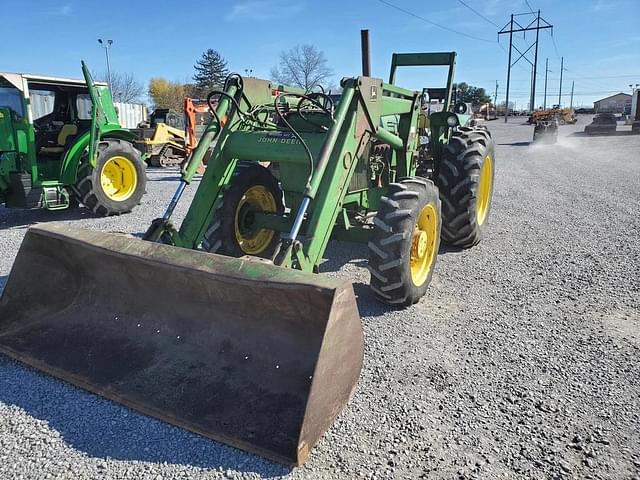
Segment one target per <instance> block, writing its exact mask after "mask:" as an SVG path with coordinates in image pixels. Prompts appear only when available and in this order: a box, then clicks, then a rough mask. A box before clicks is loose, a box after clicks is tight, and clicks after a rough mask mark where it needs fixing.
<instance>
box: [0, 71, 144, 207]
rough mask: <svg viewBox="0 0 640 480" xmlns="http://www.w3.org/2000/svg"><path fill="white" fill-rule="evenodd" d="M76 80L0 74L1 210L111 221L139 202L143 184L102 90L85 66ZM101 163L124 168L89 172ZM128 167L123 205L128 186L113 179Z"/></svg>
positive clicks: (129, 141)
mask: <svg viewBox="0 0 640 480" xmlns="http://www.w3.org/2000/svg"><path fill="white" fill-rule="evenodd" d="M82 72H83V75H84V79H83V80H75V79H64V78H56V77H49V76H39V75H30V74H19V73H1V72H0V203H4V204H5V205H6V206H7V207H9V208H47V209H49V210H60V209H65V208H68V207H69V206H71V205H78V204H84V205H85V206H87V207H88V208H90V209H91V210H93V211H94V212H95V213H97V214H101V215H110V214H119V213H124V212H127V211H130V210H131V208H133V207H134V206H135V205H137V203H138V202H139V199H140V197H141V195H142V193H144V183H145V180H144V178H140V173H142V177H144V164H143V163H142V159H141V158H140V157H141V156H140V152H138V151H137V150H135V149H134V148H133V141H134V140H135V137H134V135H133V134H132V133H131V132H129V131H128V130H126V129H124V128H122V126H121V125H120V123H119V121H118V115H117V112H116V108H115V106H114V104H113V100H112V98H111V92H110V90H109V88H108V87H107V85H106V84H103V83H99V82H95V81H94V80H93V79H92V77H91V74H90V73H89V69H88V68H87V66H86V65H85V64H84V62H82ZM101 156H102V157H103V158H102V162H101V165H100V166H101V167H104V166H105V165H107V164H109V159H112V158H114V157H123V158H127V159H128V162H129V163H130V165H129V164H127V161H125V160H119V162H120V163H119V164H118V163H117V161H116V162H111V163H110V165H111V166H110V167H107V169H106V170H104V169H103V170H100V171H96V169H97V162H98V159H99V158H100V157H101ZM107 157H108V158H107ZM125 164H126V165H125ZM140 165H142V167H140ZM130 166H133V167H134V168H129V170H130V171H131V172H133V171H135V172H136V173H135V175H136V177H137V178H136V180H137V186H136V188H135V189H134V191H132V192H131V195H129V196H128V197H127V198H124V197H126V196H127V195H118V189H121V190H122V189H123V188H126V183H127V181H126V180H125V181H121V180H122V179H120V178H118V176H119V175H120V174H121V173H123V174H124V173H126V167H130ZM121 167H122V168H121ZM105 172H106V173H107V174H110V176H109V175H106V176H105ZM109 182H111V183H109Z"/></svg>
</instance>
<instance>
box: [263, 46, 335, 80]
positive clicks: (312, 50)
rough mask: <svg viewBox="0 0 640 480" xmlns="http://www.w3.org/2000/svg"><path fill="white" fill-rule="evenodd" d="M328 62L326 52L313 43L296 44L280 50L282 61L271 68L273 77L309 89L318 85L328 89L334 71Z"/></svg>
mask: <svg viewBox="0 0 640 480" xmlns="http://www.w3.org/2000/svg"><path fill="white" fill-rule="evenodd" d="M327 63H328V62H327V59H326V57H325V56H324V53H323V52H322V51H321V50H318V49H317V48H316V47H314V46H313V45H296V46H295V47H293V48H292V49H291V50H288V51H282V52H280V61H279V62H278V65H277V66H275V67H273V68H272V69H271V78H272V79H273V80H274V81H276V82H279V83H283V84H285V85H290V86H294V87H300V88H304V89H305V90H307V91H308V90H311V89H312V88H313V87H316V86H318V85H320V86H321V87H323V88H324V89H325V90H328V89H329V87H330V86H331V79H332V77H333V71H332V70H331V69H330V68H329V66H328V64H327Z"/></svg>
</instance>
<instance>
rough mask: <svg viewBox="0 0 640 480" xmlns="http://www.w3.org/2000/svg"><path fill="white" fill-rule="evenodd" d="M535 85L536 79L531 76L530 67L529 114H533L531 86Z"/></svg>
mask: <svg viewBox="0 0 640 480" xmlns="http://www.w3.org/2000/svg"><path fill="white" fill-rule="evenodd" d="M535 83H536V79H535V77H534V76H533V65H531V81H530V84H529V87H530V88H531V90H530V92H531V93H530V94H529V112H533V110H534V109H535V107H534V104H533V89H534V87H533V85H534V84H535Z"/></svg>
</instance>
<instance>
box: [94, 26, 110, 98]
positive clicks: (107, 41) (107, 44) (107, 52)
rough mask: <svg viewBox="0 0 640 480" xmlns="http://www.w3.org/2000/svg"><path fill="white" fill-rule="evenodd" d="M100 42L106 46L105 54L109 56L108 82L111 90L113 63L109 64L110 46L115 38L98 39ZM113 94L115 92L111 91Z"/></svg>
mask: <svg viewBox="0 0 640 480" xmlns="http://www.w3.org/2000/svg"><path fill="white" fill-rule="evenodd" d="M98 43H99V44H100V45H102V46H103V47H104V54H105V55H106V57H107V83H108V84H109V90H111V65H110V64H109V48H111V45H113V40H105V41H102V39H101V38H99V39H98ZM111 93H112V94H113V92H111Z"/></svg>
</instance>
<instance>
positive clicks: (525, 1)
mask: <svg viewBox="0 0 640 480" xmlns="http://www.w3.org/2000/svg"><path fill="white" fill-rule="evenodd" d="M524 3H526V4H527V7H529V10H531V13H536V12H535V11H534V10H533V8H531V5H529V2H528V1H527V0H524Z"/></svg>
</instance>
